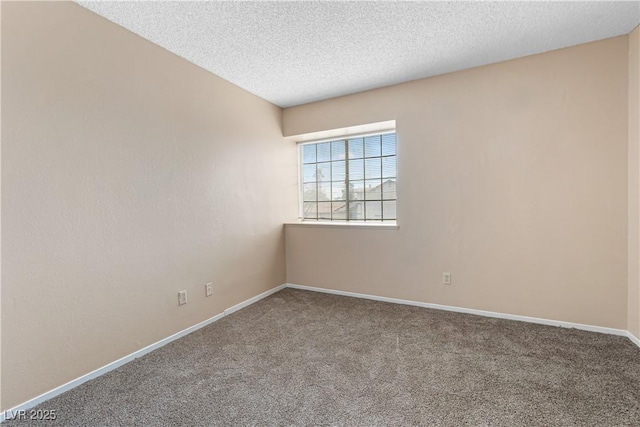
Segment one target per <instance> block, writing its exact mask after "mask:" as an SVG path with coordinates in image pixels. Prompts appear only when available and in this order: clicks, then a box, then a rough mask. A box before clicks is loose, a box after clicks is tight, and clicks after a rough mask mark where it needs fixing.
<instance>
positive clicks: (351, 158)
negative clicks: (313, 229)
mask: <svg viewBox="0 0 640 427" xmlns="http://www.w3.org/2000/svg"><path fill="white" fill-rule="evenodd" d="M301 160H302V162H301V163H302V171H301V174H302V188H301V190H302V198H301V199H302V211H303V215H302V216H303V219H305V220H314V221H395V220H396V176H397V162H396V135H395V133H387V134H381V135H370V136H366V137H356V138H348V139H346V140H344V139H343V140H335V141H329V142H321V143H315V144H304V145H301Z"/></svg>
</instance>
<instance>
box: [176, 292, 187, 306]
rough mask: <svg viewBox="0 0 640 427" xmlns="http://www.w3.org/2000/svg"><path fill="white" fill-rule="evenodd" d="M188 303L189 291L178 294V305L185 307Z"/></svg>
mask: <svg viewBox="0 0 640 427" xmlns="http://www.w3.org/2000/svg"><path fill="white" fill-rule="evenodd" d="M186 303H187V291H186V290H184V291H180V292H178V305H185V304H186Z"/></svg>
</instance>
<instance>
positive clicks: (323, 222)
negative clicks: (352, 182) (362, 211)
mask: <svg viewBox="0 0 640 427" xmlns="http://www.w3.org/2000/svg"><path fill="white" fill-rule="evenodd" d="M391 133H393V134H395V139H396V147H395V149H396V153H395V155H394V156H395V158H396V176H395V177H394V180H395V182H396V186H397V183H398V166H397V164H398V163H397V162H398V133H397V131H396V129H395V128H387V129H384V130H376V131H371V132H360V133H348V134H343V135H336V136H333V137H330V138H320V139H313V140H305V141H298V142H297V144H296V149H297V150H298V218H299V221H300V222H299V224H301V225H319V226H327V225H329V226H331V225H337V226H343V227H345V226H346V227H350V226H357V227H359V226H366V227H380V228H394V229H397V221H398V219H397V218H398V202H397V201H398V196H397V190H396V198H395V201H396V219H393V220H375V219H366V218H365V219H362V220H350V219H348V218H349V212H348V210H347V215H346V217H347V219H335V220H334V219H315V220H314V219H305V218H304V168H303V165H304V158H303V148H302V147H303V146H305V145H311V144H321V143H325V142H335V141H342V140H344V141H345V142H346V143H347V144H348V142H347V141H348V140H349V139H353V138H365V137H368V136H377V135H387V134H391ZM347 149H348V146H347ZM380 157H384V156H380ZM373 158H375V157H373ZM332 162H333V161H330V162H329V163H330V164H331V163H332ZM347 182H348V180H347ZM363 202H364V200H363ZM347 206H348V205H347ZM290 225H293V224H290Z"/></svg>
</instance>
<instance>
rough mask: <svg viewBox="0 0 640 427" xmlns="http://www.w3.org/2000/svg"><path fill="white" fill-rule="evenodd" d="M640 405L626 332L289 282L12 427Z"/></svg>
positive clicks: (421, 419) (473, 419)
mask: <svg viewBox="0 0 640 427" xmlns="http://www.w3.org/2000/svg"><path fill="white" fill-rule="evenodd" d="M639 402H640V349H638V348H637V347H636V346H635V345H634V344H633V343H632V342H631V341H630V340H629V339H627V338H624V337H620V336H613V335H605V334H598V333H593V332H585V331H579V330H575V329H563V328H556V327H552V326H544V325H535V324H530V323H524V322H516V321H512V320H502V319H492V318H487V317H480V316H474V315H469V314H461V313H452V312H445V311H438V310H431V309H425V308H420V307H411V306H403V305H396V304H390V303H386V302H377V301H368V300H360V299H356V298H349V297H343V296H335V295H326V294H320V293H315V292H308V291H298V290H293V289H285V290H282V291H280V292H278V293H276V294H274V295H272V296H270V297H268V298H266V299H264V300H262V301H260V302H258V303H256V304H254V305H252V306H250V307H248V308H245V309H244V310H240V311H238V312H236V313H234V314H232V315H230V316H228V317H225V318H223V319H221V320H219V321H218V322H216V323H214V324H212V325H209V326H207V327H205V328H202V329H200V330H198V331H196V332H194V333H192V334H190V335H188V336H186V337H184V338H182V339H180V340H176V341H174V342H172V343H170V344H168V345H166V346H165V347H162V348H160V349H158V350H156V351H154V352H152V353H149V354H147V355H146V356H143V357H141V358H139V359H136V360H134V361H132V362H130V363H128V364H126V365H124V366H122V367H120V368H118V369H116V370H114V371H111V372H109V373H107V374H105V375H103V376H101V377H99V378H97V379H95V380H92V381H89V382H87V383H85V384H83V385H81V386H79V387H77V388H75V389H73V390H71V391H69V392H67V393H64V394H62V395H60V396H58V397H55V398H53V399H51V400H49V401H47V402H44V403H43V404H42V405H40V406H39V407H38V408H37V409H43V410H46V409H55V410H56V411H57V417H58V418H57V420H56V421H55V422H52V423H42V422H39V421H24V422H23V421H19V420H14V421H8V422H6V427H9V426H27V425H33V426H37V425H60V426H65V427H70V426H86V425H100V426H292V425H296V426H408V425H428V426H452V427H453V426H455V427H457V426H509V427H512V426H637V425H638V423H637V421H638V420H639V419H640V403H639ZM3 426H5V424H3Z"/></svg>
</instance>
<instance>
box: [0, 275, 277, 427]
mask: <svg viewBox="0 0 640 427" xmlns="http://www.w3.org/2000/svg"><path fill="white" fill-rule="evenodd" d="M284 288H285V285H280V286H276V287H275V288H273V289H269V290H268V291H266V292H263V293H261V294H260V295H256V296H255V297H253V298H249V299H248V300H246V301H243V302H241V303H239V304H236V305H234V306H233V307H230V308H228V309H226V310H224V311H223V312H222V313H220V314H217V315H215V316H213V317H211V318H209V319H207V320H205V321H203V322H200V323H198V324H196V325H193V326H190V327H188V328H187V329H184V330H182V331H180V332H177V333H175V334H173V335H171V336H169V337H167V338H164V339H161V340H160V341H158V342H155V343H153V344H151V345H148V346H146V347H144V348H142V349H140V350H138V351H135V352H133V353H131V354H129V355H127V356H124V357H122V358H120V359H118V360H116V361H115V362H111V363H109V364H107V365H105V366H103V367H101V368H98V369H96V370H95V371H92V372H89V373H88V374H85V375H83V376H81V377H79V378H76V379H75V380H71V381H69V382H68V383H66V384H63V385H61V386H59V387H56V388H54V389H53V390H49V391H47V392H45V393H42V394H41V395H40V396H37V397H34V398H33V399H30V400H28V401H26V402H24V403H21V404H20V405H17V406H15V407H13V408H11V409H7V410H6V411H2V412H1V413H0V422H2V421H4V420H9V419H12V418H13V417H15V416H17V415H18V414H19V413H20V411H26V410H28V409H31V408H33V407H34V406H36V405H39V404H40V403H42V402H45V401H47V400H49V399H51V398H53V397H56V396H58V395H60V394H62V393H64V392H66V391H69V390H71V389H73V388H75V387H78V386H79V385H80V384H83V383H86V382H87V381H89V380H92V379H94V378H97V377H99V376H101V375H104V374H106V373H107V372H109V371H113V370H114V369H116V368H119V367H120V366H122V365H124V364H125V363H128V362H131V361H132V360H134V359H137V358H139V357H142V356H144V355H145V354H147V353H150V352H152V351H153V350H156V349H158V348H160V347H162V346H165V345H167V344H169V343H170V342H172V341H175V340H177V339H178V338H182V337H183V336H185V335H188V334H190V333H191V332H194V331H197V330H198V329H200V328H203V327H205V326H207V325H209V324H211V323H213V322H215V321H217V320H220V319H222V318H223V317H225V316H228V315H229V314H231V313H233V312H236V311H238V310H240V309H241V308H244V307H246V306H248V305H251V304H253V303H255V302H258V301H260V300H261V299H263V298H266V297H268V296H269V295H271V294H273V293H276V292H278V291H280V290H281V289H284Z"/></svg>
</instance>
